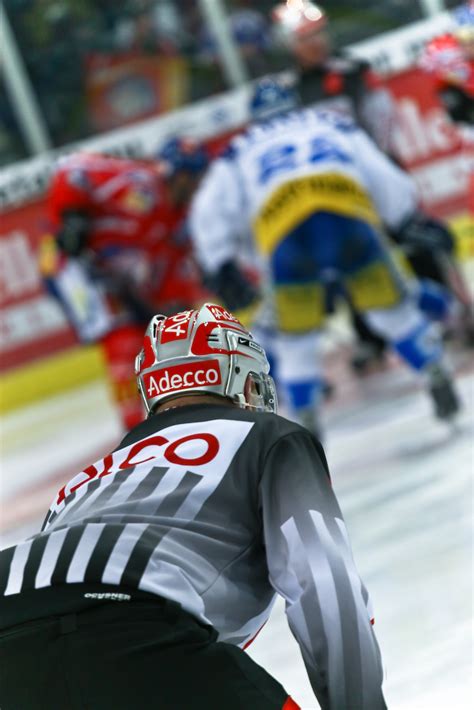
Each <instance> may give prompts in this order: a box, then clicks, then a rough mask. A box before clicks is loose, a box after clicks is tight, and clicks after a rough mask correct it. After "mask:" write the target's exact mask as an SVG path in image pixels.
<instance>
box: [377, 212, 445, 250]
mask: <svg viewBox="0 0 474 710" xmlns="http://www.w3.org/2000/svg"><path fill="white" fill-rule="evenodd" d="M389 233H390V236H391V238H392V239H393V241H394V242H396V243H397V244H400V246H402V247H406V249H407V250H409V251H410V250H419V249H422V250H426V251H430V252H431V251H435V252H444V253H446V254H452V252H453V251H454V237H453V235H452V233H451V231H450V229H449V228H448V227H447V226H446V225H444V224H443V223H442V222H441V221H439V220H437V219H435V218H433V217H428V216H427V215H425V214H423V212H415V213H414V214H413V215H412V216H411V217H409V219H408V220H406V221H405V222H404V224H403V225H402V226H401V227H400V228H399V229H397V230H391V231H390V232H389Z"/></svg>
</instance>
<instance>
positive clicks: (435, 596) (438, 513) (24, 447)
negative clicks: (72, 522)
mask: <svg viewBox="0 0 474 710" xmlns="http://www.w3.org/2000/svg"><path fill="white" fill-rule="evenodd" d="M456 369H457V371H458V375H457V381H458V386H459V390H460V392H461V396H462V399H463V403H464V410H463V413H462V415H461V416H460V418H459V421H458V423H457V425H456V428H451V427H449V426H447V425H445V424H442V423H439V422H437V421H436V420H434V419H433V417H432V415H431V403H430V401H429V400H428V398H427V397H426V395H425V394H424V393H423V392H422V391H420V389H419V387H418V385H417V384H416V383H415V381H414V378H413V376H412V375H411V374H410V373H409V372H407V371H405V370H402V369H401V368H398V367H396V368H393V369H391V370H390V371H389V372H388V373H384V374H382V373H378V374H375V375H372V376H370V377H367V378H365V379H363V380H359V381H354V380H352V379H351V378H347V377H346V378H345V382H344V384H342V385H341V383H340V380H339V385H338V390H337V394H336V397H335V399H334V401H333V402H332V403H330V404H329V405H328V406H327V408H326V412H325V423H326V427H327V432H328V434H327V440H326V442H325V446H326V450H327V455H328V460H329V465H330V468H331V471H332V477H333V483H334V488H335V491H336V494H337V495H338V498H339V501H340V504H341V508H342V510H343V512H344V514H345V517H346V521H347V525H348V528H349V534H350V536H351V540H352V546H353V550H354V556H355V559H356V563H357V566H358V568H359V571H360V573H361V576H362V577H363V578H364V581H365V582H366V585H367V587H368V588H369V591H370V593H371V596H372V600H373V603H374V607H375V619H376V625H375V630H376V634H377V636H378V639H379V643H380V646H381V649H382V655H383V661H384V667H385V685H384V688H385V694H386V698H387V703H388V706H389V708H391V710H446V709H447V708H449V710H465V709H466V710H467V708H469V709H470V708H472V707H474V703H473V697H472V689H473V685H472V591H473V579H472V572H473V566H472V543H473V537H472V526H471V523H472V473H473V459H474V448H473V441H474V439H473V436H472V435H473V429H474V426H473V423H474V422H473V411H474V409H473V399H474V397H473V389H474V375H473V372H472V369H473V368H472V366H471V365H470V364H469V360H468V355H467V354H466V355H464V356H461V357H460V358H458V362H457V363H456ZM342 395H344V398H343V397H342ZM343 399H344V401H342V400H343ZM1 425H2V426H1V460H2V474H1V479H0V480H1V501H2V511H1V513H2V516H1V519H2V540H1V547H5V546H7V545H8V544H10V543H13V542H15V541H16V540H18V539H19V538H22V537H26V536H28V535H29V534H31V533H33V532H34V531H35V530H37V529H38V527H39V524H40V521H41V519H42V517H43V515H44V514H45V512H46V510H47V508H48V506H49V503H50V501H51V499H52V498H53V495H54V494H55V493H56V492H57V489H58V488H59V487H60V484H62V483H64V481H65V480H67V479H68V478H69V477H71V476H72V475H73V474H74V473H75V472H77V471H79V470H80V469H81V468H82V466H83V465H86V464H88V463H90V462H92V461H94V460H95V459H97V458H98V457H99V456H100V455H101V454H103V453H105V451H106V450H108V449H109V448H111V447H112V446H114V445H115V444H116V443H117V441H118V439H119V437H120V426H119V422H118V418H117V415H116V414H115V412H114V410H113V408H112V406H111V404H110V402H109V399H108V395H107V391H106V388H105V386H104V384H103V383H102V382H96V383H93V384H91V385H88V386H87V387H83V388H81V389H78V390H76V391H74V392H72V393H71V392H69V393H66V394H62V395H61V396H58V397H55V398H52V399H50V400H48V401H44V402H42V403H41V404H38V405H34V406H31V407H29V408H28V409H24V410H22V411H20V412H16V413H13V414H10V415H9V416H8V417H5V418H4V419H3V420H2V422H1ZM249 651H250V655H251V656H252V657H253V658H255V660H257V661H258V662H259V663H261V665H263V666H264V667H265V668H267V669H268V670H269V671H270V672H271V673H272V674H274V675H275V676H276V677H277V678H278V679H279V680H280V681H281V682H282V683H283V685H284V686H285V687H286V689H287V690H288V692H289V693H291V695H292V696H293V698H294V699H295V700H296V701H297V702H298V703H299V704H300V705H301V706H302V707H303V708H305V709H306V708H317V707H318V706H317V703H316V701H315V700H314V697H313V694H312V692H311V689H310V686H309V684H308V681H307V678H306V673H305V670H304V666H303V664H302V661H301V659H300V655H299V651H298V648H297V646H296V643H295V641H294V640H293V638H292V637H291V635H290V633H289V631H288V629H287V626H286V621H285V617H284V613H283V608H282V605H277V607H276V608H275V611H274V613H273V615H272V618H271V620H270V622H269V623H268V624H267V626H266V627H265V628H264V629H263V631H262V632H261V634H260V636H259V637H258V638H257V640H256V641H255V642H254V644H253V646H252V647H251V649H249ZM224 706H225V703H224V704H223V707H224Z"/></svg>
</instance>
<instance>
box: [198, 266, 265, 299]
mask: <svg viewBox="0 0 474 710" xmlns="http://www.w3.org/2000/svg"><path fill="white" fill-rule="evenodd" d="M204 283H205V286H206V287H207V288H208V289H209V290H210V291H213V292H214V293H215V294H216V296H217V297H218V298H219V299H220V300H221V301H222V302H223V304H224V306H225V307H226V308H228V309H229V310H230V311H236V310H240V309H243V308H247V307H248V306H250V305H252V304H253V303H255V301H257V299H258V295H259V294H258V291H257V289H256V288H255V286H253V284H251V283H250V281H248V279H247V278H246V277H245V276H244V275H243V274H242V272H241V271H240V269H239V267H238V266H237V265H236V264H235V263H234V262H233V261H227V262H226V263H225V264H223V265H222V266H221V268H220V269H219V271H218V272H217V273H216V274H213V275H212V276H209V275H208V276H206V277H205V280H204Z"/></svg>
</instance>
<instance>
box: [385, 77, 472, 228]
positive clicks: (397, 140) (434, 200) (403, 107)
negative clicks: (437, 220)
mask: <svg viewBox="0 0 474 710" xmlns="http://www.w3.org/2000/svg"><path fill="white" fill-rule="evenodd" d="M387 83H388V86H389V89H390V91H391V92H392V94H393V96H394V98H395V101H396V104H397V126H396V129H395V136H394V144H395V148H396V152H397V155H398V157H399V159H400V161H401V162H402V164H403V165H404V166H405V167H406V169H407V170H409V171H410V172H411V173H412V175H413V176H414V177H415V179H416V180H417V182H418V185H419V188H420V193H421V195H422V198H423V202H424V205H425V207H426V208H427V209H428V210H429V211H431V212H432V213H433V214H436V215H438V216H439V217H452V216H454V215H456V214H459V213H471V214H473V215H474V192H473V190H472V183H471V189H470V187H469V184H470V180H472V172H471V174H470V167H469V165H471V171H472V165H473V164H474V162H473V161H474V140H473V138H472V137H471V140H469V139H468V137H467V136H466V134H463V132H461V130H460V129H459V128H458V127H456V126H455V125H454V124H453V123H452V122H451V121H450V120H449V118H448V116H447V114H446V112H445V110H444V109H443V107H442V106H441V104H440V102H439V100H438V97H437V95H436V92H435V85H434V80H433V78H432V77H431V76H430V75H427V74H426V73H424V72H423V71H421V70H420V69H416V68H415V69H410V70H408V71H404V72H401V73H399V74H396V75H394V76H393V77H391V78H390V79H389V80H388V82H387ZM473 238H474V235H473Z"/></svg>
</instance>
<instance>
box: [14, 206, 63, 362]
mask: <svg viewBox="0 0 474 710" xmlns="http://www.w3.org/2000/svg"><path fill="white" fill-rule="evenodd" d="M46 228H47V223H46V218H45V206H44V202H35V203H30V204H28V205H25V206H23V207H20V208H17V209H15V210H11V211H10V212H7V213H6V214H4V215H2V223H1V230H0V310H1V319H0V371H4V370H8V369H10V368H13V367H18V366H19V365H22V364H24V363H26V362H30V361H32V360H35V359H37V358H41V357H45V356H46V355H49V354H51V353H54V352H57V351H58V350H60V349H62V348H65V347H67V346H70V345H72V344H73V343H75V342H76V340H75V336H74V334H73V332H72V331H71V329H70V328H69V326H68V325H67V323H66V321H65V319H64V316H63V314H62V312H61V310H60V308H59V307H58V306H57V305H56V303H55V301H54V300H53V299H52V298H50V297H49V296H48V295H47V294H46V293H45V291H44V288H43V284H42V280H41V276H40V274H39V271H38V265H37V248H38V244H39V240H40V237H41V236H42V235H43V234H44V233H45V231H46Z"/></svg>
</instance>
